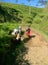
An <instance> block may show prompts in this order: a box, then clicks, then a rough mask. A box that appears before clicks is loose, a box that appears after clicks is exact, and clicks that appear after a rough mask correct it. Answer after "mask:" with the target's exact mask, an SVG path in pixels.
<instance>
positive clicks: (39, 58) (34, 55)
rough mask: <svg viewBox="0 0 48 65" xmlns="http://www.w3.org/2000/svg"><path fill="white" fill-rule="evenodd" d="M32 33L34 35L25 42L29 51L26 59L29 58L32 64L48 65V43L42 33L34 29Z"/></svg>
mask: <svg viewBox="0 0 48 65" xmlns="http://www.w3.org/2000/svg"><path fill="white" fill-rule="evenodd" d="M32 35H34V37H32V38H31V39H30V40H28V42H26V43H25V46H26V47H27V48H28V53H27V54H26V55H25V56H24V59H25V60H28V61H29V63H30V65H48V43H47V42H46V40H45V39H44V37H43V36H42V35H41V34H40V33H37V32H36V31H33V33H32Z"/></svg>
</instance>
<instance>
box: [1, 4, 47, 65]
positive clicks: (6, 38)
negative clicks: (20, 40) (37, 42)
mask: <svg viewBox="0 0 48 65" xmlns="http://www.w3.org/2000/svg"><path fill="white" fill-rule="evenodd" d="M0 5H2V7H1V9H0V22H3V23H0V40H1V41H0V53H1V61H2V63H3V64H2V65H4V63H5V65H13V64H14V63H15V62H14V61H13V60H15V57H17V58H18V59H17V60H15V61H16V63H15V64H17V65H19V63H21V62H23V61H24V60H23V58H21V57H20V56H21V55H22V53H23V54H24V53H25V50H24V49H25V47H24V44H21V45H20V46H19V47H18V46H17V47H16V48H15V49H9V47H10V43H11V41H10V40H11V36H10V35H9V32H10V31H11V30H13V29H14V28H15V27H18V26H19V25H21V26H26V25H28V24H30V25H31V27H32V28H34V29H35V30H37V31H39V32H41V33H42V34H43V35H44V36H45V38H46V39H47V40H48V13H47V11H45V12H43V9H41V8H35V7H31V14H30V15H29V14H28V6H25V5H17V4H16V5H15V4H9V3H0ZM4 15H5V16H4ZM20 21H21V23H19V22H20ZM13 22H14V23H13ZM23 47H24V48H23ZM16 50H17V51H16ZM21 52H22V53H21ZM5 54H6V55H5ZM20 54H21V55H20ZM21 59H22V60H23V61H22V60H21ZM12 61H13V62H12ZM24 62H25V61H24ZM15 64H14V65H15ZM20 65H21V64H20ZM26 65H27V64H26Z"/></svg>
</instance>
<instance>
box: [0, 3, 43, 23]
mask: <svg viewBox="0 0 48 65" xmlns="http://www.w3.org/2000/svg"><path fill="white" fill-rule="evenodd" d="M0 4H1V6H0V15H1V16H0V22H19V21H26V22H28V20H29V21H32V20H33V18H35V16H37V15H38V14H39V13H40V12H42V9H39V8H35V7H30V8H31V13H30V15H29V6H26V5H18V4H9V3H0Z"/></svg>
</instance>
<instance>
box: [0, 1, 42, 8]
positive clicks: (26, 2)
mask: <svg viewBox="0 0 48 65" xmlns="http://www.w3.org/2000/svg"><path fill="white" fill-rule="evenodd" d="M0 1H1V2H9V3H13V4H16V0H0ZM37 3H38V0H31V1H30V4H29V3H28V1H27V0H18V3H17V4H25V5H29V6H34V7H39V8H40V7H41V8H42V7H43V6H40V5H39V6H36V5H37Z"/></svg>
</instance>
